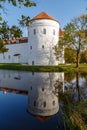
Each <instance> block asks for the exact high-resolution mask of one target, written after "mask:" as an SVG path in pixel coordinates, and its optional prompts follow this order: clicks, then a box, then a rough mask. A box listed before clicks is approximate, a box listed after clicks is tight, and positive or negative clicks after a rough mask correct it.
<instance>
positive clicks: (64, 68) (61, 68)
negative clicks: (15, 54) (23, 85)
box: [0, 64, 87, 73]
mask: <svg viewBox="0 0 87 130" xmlns="http://www.w3.org/2000/svg"><path fill="white" fill-rule="evenodd" d="M0 69H7V70H21V71H34V72H69V73H70V72H78V71H79V72H86V73H87V64H80V67H79V69H78V68H76V66H75V64H67V65H58V66H28V65H22V64H0Z"/></svg>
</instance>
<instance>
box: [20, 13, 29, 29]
mask: <svg viewBox="0 0 87 130" xmlns="http://www.w3.org/2000/svg"><path fill="white" fill-rule="evenodd" d="M18 21H19V25H21V26H22V27H26V26H29V23H30V17H29V16H24V15H21V19H20V20H19V19H18Z"/></svg>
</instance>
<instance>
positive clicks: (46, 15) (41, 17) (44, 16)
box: [31, 12, 58, 22]
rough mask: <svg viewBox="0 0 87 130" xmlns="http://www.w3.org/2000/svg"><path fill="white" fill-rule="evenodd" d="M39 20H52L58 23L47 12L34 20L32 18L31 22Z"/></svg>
mask: <svg viewBox="0 0 87 130" xmlns="http://www.w3.org/2000/svg"><path fill="white" fill-rule="evenodd" d="M38 19H50V20H54V21H57V20H56V19H54V18H53V17H51V16H50V15H48V14H47V13H45V12H41V13H40V14H38V15H37V16H35V17H34V18H32V19H31V21H33V20H38ZM57 22H58V21H57Z"/></svg>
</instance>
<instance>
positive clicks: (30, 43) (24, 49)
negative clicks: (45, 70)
mask: <svg viewBox="0 0 87 130" xmlns="http://www.w3.org/2000/svg"><path fill="white" fill-rule="evenodd" d="M60 35H61V29H60V25H59V22H58V21H57V20H56V19H54V18H53V17H51V16H49V15H48V14H47V13H45V12H41V13H40V14H38V15H37V16H35V17H34V18H32V19H31V21H30V25H29V27H28V38H18V39H16V40H15V39H13V40H10V41H9V43H8V44H6V45H5V46H6V48H8V52H6V53H4V54H0V63H21V64H28V65H58V64H60V63H64V54H63V55H62V57H60V59H59V60H56V57H55V55H54V49H53V48H54V46H55V45H56V44H57V43H58V40H59V36H60Z"/></svg>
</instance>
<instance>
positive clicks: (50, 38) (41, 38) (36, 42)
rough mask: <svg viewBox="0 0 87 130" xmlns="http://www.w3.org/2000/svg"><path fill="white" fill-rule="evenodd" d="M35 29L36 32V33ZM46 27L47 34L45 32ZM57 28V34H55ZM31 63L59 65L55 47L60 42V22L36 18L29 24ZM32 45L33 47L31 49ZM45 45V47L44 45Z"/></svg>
mask: <svg viewBox="0 0 87 130" xmlns="http://www.w3.org/2000/svg"><path fill="white" fill-rule="evenodd" d="M34 29H35V30H36V34H34V32H33V31H34ZM43 29H46V34H43ZM53 30H55V35H53ZM28 32H29V46H30V47H29V48H30V51H29V60H28V63H29V65H32V61H34V64H35V65H57V64H58V62H57V61H56V59H55V56H54V50H53V47H54V46H55V45H56V44H57V43H58V40H59V37H58V34H59V23H58V22H56V21H53V20H46V19H41V20H34V21H32V22H31V24H30V26H29V30H28ZM31 46H32V49H31ZM42 46H44V48H43V47H42Z"/></svg>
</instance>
